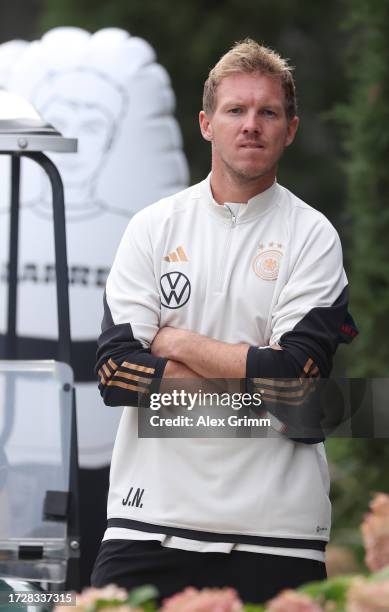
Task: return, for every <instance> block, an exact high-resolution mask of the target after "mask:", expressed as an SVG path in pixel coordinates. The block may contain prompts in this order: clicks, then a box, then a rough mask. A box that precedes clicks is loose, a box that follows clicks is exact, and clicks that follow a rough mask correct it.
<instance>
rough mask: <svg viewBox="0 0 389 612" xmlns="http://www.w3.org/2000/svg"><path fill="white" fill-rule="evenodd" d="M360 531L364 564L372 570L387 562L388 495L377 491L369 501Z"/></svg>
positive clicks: (388, 532) (388, 538) (388, 555)
mask: <svg viewBox="0 0 389 612" xmlns="http://www.w3.org/2000/svg"><path fill="white" fill-rule="evenodd" d="M370 509H371V512H369V514H366V516H365V518H364V520H363V522H362V525H361V531H362V536H363V540H364V544H365V549H366V557H365V561H366V565H367V567H368V568H369V569H370V570H371V571H372V572H375V571H377V570H380V569H382V568H383V567H385V566H386V565H388V564H389V495H386V494H384V493H379V494H378V495H376V496H375V498H374V499H373V501H372V502H371V503H370Z"/></svg>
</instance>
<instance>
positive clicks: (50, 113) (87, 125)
mask: <svg viewBox="0 0 389 612" xmlns="http://www.w3.org/2000/svg"><path fill="white" fill-rule="evenodd" d="M42 114H43V115H44V117H45V119H46V120H47V121H49V122H50V123H51V124H52V125H53V126H54V127H56V128H57V129H58V130H59V131H60V132H61V134H62V135H63V136H65V137H66V138H78V151H77V153H73V154H67V155H59V154H58V155H57V154H52V155H50V157H52V159H53V161H55V163H56V164H57V165H58V167H59V169H60V171H61V174H62V177H63V179H64V182H65V184H66V185H68V186H70V185H78V184H84V183H85V181H87V180H90V179H91V178H92V177H93V175H94V174H95V173H96V171H97V170H98V168H99V167H100V165H101V162H102V159H103V156H104V154H105V152H106V146H107V142H108V141H109V137H110V132H111V131H112V129H113V128H112V121H111V119H110V117H109V115H108V112H107V111H106V110H105V109H104V108H103V107H102V106H99V105H98V104H93V105H92V104H86V103H85V104H83V103H80V102H75V101H72V100H71V99H65V98H60V97H57V98H55V97H54V98H52V99H51V100H50V101H49V103H48V104H46V106H45V107H44V108H43V109H42Z"/></svg>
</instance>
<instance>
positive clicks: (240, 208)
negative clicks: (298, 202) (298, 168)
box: [199, 173, 281, 225]
mask: <svg viewBox="0 0 389 612" xmlns="http://www.w3.org/2000/svg"><path fill="white" fill-rule="evenodd" d="M199 187H200V194H201V196H202V197H201V201H202V202H203V203H204V205H205V206H206V208H207V210H208V211H209V212H210V213H211V214H212V215H213V216H215V217H218V218H219V219H220V220H222V221H224V223H228V224H230V223H231V215H232V214H233V213H232V211H234V213H235V214H234V216H235V219H234V224H236V225H237V224H240V223H247V222H248V221H253V220H254V219H257V218H258V217H261V216H262V215H264V214H266V213H267V212H268V211H269V210H270V209H271V208H273V207H274V206H275V205H276V204H277V201H278V199H279V197H280V195H281V190H280V188H279V186H278V183H277V182H276V181H274V183H273V185H271V187H269V188H268V189H266V190H265V191H262V193H259V194H258V195H256V196H254V197H253V198H250V200H249V201H248V202H247V204H246V202H224V205H221V204H218V203H217V202H216V201H215V199H214V197H213V194H212V189H211V173H210V174H209V175H208V176H207V178H206V179H205V180H204V181H202V182H201V183H200V185H199Z"/></svg>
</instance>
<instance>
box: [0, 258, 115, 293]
mask: <svg viewBox="0 0 389 612" xmlns="http://www.w3.org/2000/svg"><path fill="white" fill-rule="evenodd" d="M108 274H109V268H90V267H88V266H81V265H74V266H70V267H69V283H70V284H71V285H81V286H82V287H102V288H103V287H105V284H106V281H107V277H108ZM55 277H56V273H55V265H54V264H53V263H46V264H44V263H40V264H36V263H24V264H22V265H21V267H20V270H19V275H18V282H19V283H23V282H27V283H34V284H45V285H48V284H51V283H55ZM8 280H9V266H8V263H6V262H3V263H1V264H0V282H2V283H8Z"/></svg>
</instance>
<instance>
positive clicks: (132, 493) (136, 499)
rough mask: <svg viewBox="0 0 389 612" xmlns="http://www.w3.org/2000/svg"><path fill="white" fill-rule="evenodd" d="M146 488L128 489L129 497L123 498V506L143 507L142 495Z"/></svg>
mask: <svg viewBox="0 0 389 612" xmlns="http://www.w3.org/2000/svg"><path fill="white" fill-rule="evenodd" d="M144 492H145V490H144V489H134V487H131V489H130V490H129V491H128V494H127V497H126V498H124V497H123V499H122V504H123V506H135V507H136V508H143V504H142V497H143V493H144Z"/></svg>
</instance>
